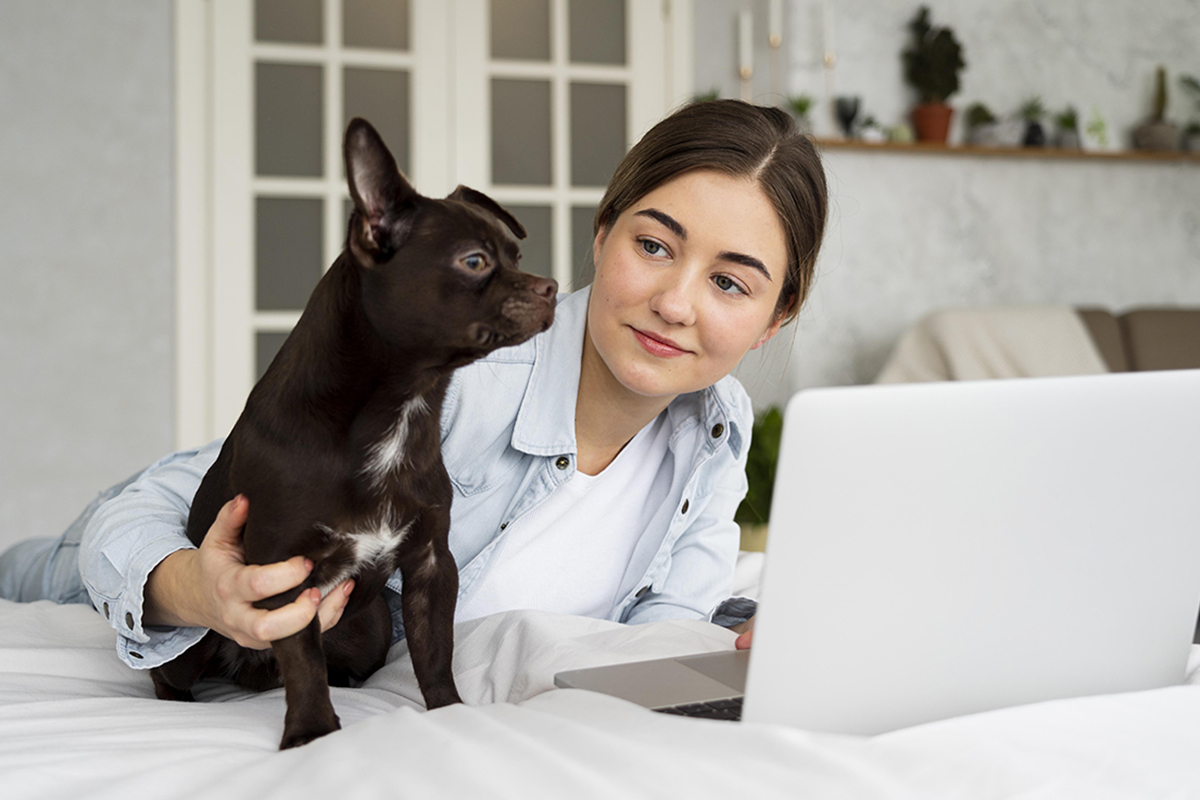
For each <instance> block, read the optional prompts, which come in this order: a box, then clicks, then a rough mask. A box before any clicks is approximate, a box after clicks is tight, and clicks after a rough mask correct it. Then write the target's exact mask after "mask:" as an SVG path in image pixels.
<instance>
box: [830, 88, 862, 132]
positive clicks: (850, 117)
mask: <svg viewBox="0 0 1200 800" xmlns="http://www.w3.org/2000/svg"><path fill="white" fill-rule="evenodd" d="M859 105H860V101H859V99H858V98H857V97H839V98H837V99H835V100H834V101H833V111H834V114H836V115H837V121H838V125H839V126H841V129H842V136H844V137H845V138H847V139H851V138H853V137H854V120H855V119H856V118H857V117H858V108H859Z"/></svg>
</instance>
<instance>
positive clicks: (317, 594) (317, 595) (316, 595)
mask: <svg viewBox="0 0 1200 800" xmlns="http://www.w3.org/2000/svg"><path fill="white" fill-rule="evenodd" d="M308 596H309V597H310V598H312V601H313V602H314V603H320V602H321V590H320V589H318V588H316V587H315V586H314V587H313V588H311V589H309V590H308Z"/></svg>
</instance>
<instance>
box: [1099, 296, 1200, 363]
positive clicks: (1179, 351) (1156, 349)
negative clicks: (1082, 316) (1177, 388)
mask: <svg viewBox="0 0 1200 800" xmlns="http://www.w3.org/2000/svg"><path fill="white" fill-rule="evenodd" d="M1119 322H1120V326H1121V333H1122V338H1123V340H1124V343H1125V353H1126V354H1127V355H1128V357H1129V368H1130V369H1133V370H1138V371H1142V370H1158V369H1200V309H1185V308H1146V309H1138V310H1135V311H1128V312H1126V313H1124V314H1122V315H1121V317H1120V320H1119Z"/></svg>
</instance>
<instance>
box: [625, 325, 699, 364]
mask: <svg viewBox="0 0 1200 800" xmlns="http://www.w3.org/2000/svg"><path fill="white" fill-rule="evenodd" d="M633 336H634V338H635V339H637V340H638V344H640V345H641V346H642V347H643V348H644V349H645V350H646V352H647V353H650V354H651V355H655V356H659V357H661V358H674V357H675V356H682V355H686V354H687V352H688V351H687V350H684V349H683V348H681V347H679V346H678V345H675V344H672V343H670V342H666V341H663V340H662V339H660V338H658V337H656V336H653V335H651V334H648V333H643V332H642V331H639V330H638V329H637V328H633Z"/></svg>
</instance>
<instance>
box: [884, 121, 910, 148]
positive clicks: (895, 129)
mask: <svg viewBox="0 0 1200 800" xmlns="http://www.w3.org/2000/svg"><path fill="white" fill-rule="evenodd" d="M915 138H916V136H915V135H914V134H913V129H912V126H911V125H909V124H908V123H907V122H898V123H896V124H895V125H893V126H892V127H891V128H890V129H889V130H888V141H889V142H893V143H894V144H912V143H913V140H914V139H915Z"/></svg>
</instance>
